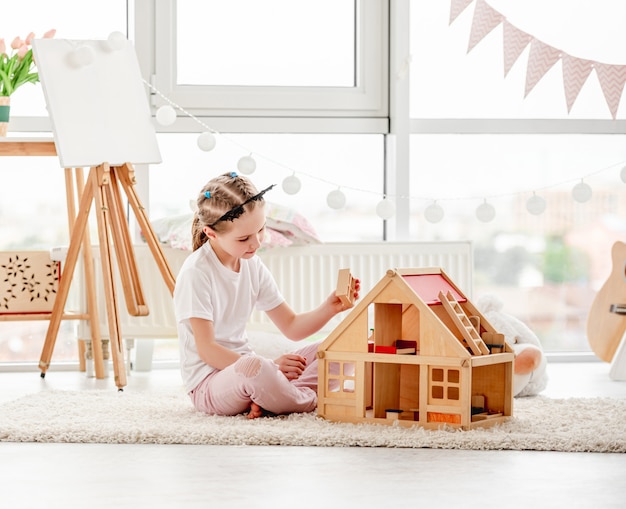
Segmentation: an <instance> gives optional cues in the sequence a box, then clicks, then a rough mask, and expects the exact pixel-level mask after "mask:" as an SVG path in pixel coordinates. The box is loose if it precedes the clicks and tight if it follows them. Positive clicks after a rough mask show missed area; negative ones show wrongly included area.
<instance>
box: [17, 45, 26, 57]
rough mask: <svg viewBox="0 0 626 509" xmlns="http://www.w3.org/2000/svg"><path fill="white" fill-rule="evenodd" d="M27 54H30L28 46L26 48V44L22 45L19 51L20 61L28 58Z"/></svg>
mask: <svg viewBox="0 0 626 509" xmlns="http://www.w3.org/2000/svg"><path fill="white" fill-rule="evenodd" d="M26 53H28V46H26V44H22V45H21V46H20V49H18V50H17V58H18V60H22V59H23V58H24V57H25V56H26Z"/></svg>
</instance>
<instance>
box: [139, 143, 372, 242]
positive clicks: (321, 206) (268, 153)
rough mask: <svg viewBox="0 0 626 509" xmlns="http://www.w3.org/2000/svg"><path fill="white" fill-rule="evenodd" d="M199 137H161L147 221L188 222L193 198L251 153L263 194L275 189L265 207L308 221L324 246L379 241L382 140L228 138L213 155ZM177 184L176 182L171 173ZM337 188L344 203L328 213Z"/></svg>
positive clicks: (216, 148)
mask: <svg viewBox="0 0 626 509" xmlns="http://www.w3.org/2000/svg"><path fill="white" fill-rule="evenodd" d="M196 139H197V134H185V133H180V134H165V133H164V134H159V147H160V150H161V156H162V158H163V162H162V163H161V164H159V165H154V166H152V167H151V168H150V170H149V177H150V215H151V218H152V219H160V218H163V217H165V216H178V215H189V216H191V208H190V204H189V202H190V200H195V199H196V194H197V193H198V192H199V191H200V189H201V188H202V186H203V185H204V184H205V183H206V182H207V181H208V180H210V179H211V178H212V177H214V176H215V175H218V174H220V173H224V172H226V171H232V170H236V169H237V161H238V160H239V158H241V157H242V156H244V155H248V154H249V153H252V156H253V157H254V159H255V161H256V163H257V169H256V171H255V173H254V174H253V175H251V178H252V179H253V180H254V182H255V183H256V184H257V186H258V187H259V188H263V187H265V186H267V185H270V184H277V186H276V187H275V188H274V189H272V191H271V192H270V193H268V194H267V195H266V199H267V201H268V202H274V203H278V204H280V205H282V206H284V207H289V208H291V209H292V210H293V211H294V212H297V213H299V214H301V215H302V216H304V217H305V218H306V219H307V220H309V222H310V223H311V225H312V227H313V228H314V229H315V231H316V232H317V234H318V236H319V238H320V239H321V240H322V241H325V242H333V241H335V242H340V241H343V242H345V241H359V240H361V241H362V240H370V241H378V240H381V239H382V235H383V221H382V220H381V219H380V218H379V217H378V216H377V215H376V205H377V203H378V201H380V198H381V195H380V190H381V189H382V186H383V168H384V137H383V136H382V135H374V134H360V135H357V134H308V135H306V134H250V135H243V134H225V135H222V136H218V137H217V144H216V146H215V148H214V149H213V150H212V151H211V152H202V151H200V150H198V148H197V145H196ZM174 174H175V175H176V179H172V175H174ZM293 175H295V176H296V177H297V178H298V180H299V181H300V183H301V186H302V187H301V189H300V191H299V192H298V193H296V194H291V195H290V194H287V193H286V192H285V191H284V190H283V188H282V183H283V181H284V180H285V179H286V178H287V177H291V176H293ZM338 188H339V189H340V190H341V192H342V193H344V195H345V197H346V205H345V207H344V208H342V209H340V210H335V209H331V208H330V207H329V206H328V205H327V203H326V199H327V196H328V194H329V193H330V192H332V191H334V190H336V189H338Z"/></svg>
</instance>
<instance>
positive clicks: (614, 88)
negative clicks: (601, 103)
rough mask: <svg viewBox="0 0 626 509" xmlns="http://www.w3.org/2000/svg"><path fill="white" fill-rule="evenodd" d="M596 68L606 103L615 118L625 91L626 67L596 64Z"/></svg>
mask: <svg viewBox="0 0 626 509" xmlns="http://www.w3.org/2000/svg"><path fill="white" fill-rule="evenodd" d="M594 67H595V69H596V74H597V75H598V79H599V80H600V86H601V87H602V93H603V94H604V98H605V99H606V103H607V104H608V105H609V110H610V111H611V115H613V118H615V116H616V115H617V108H618V106H619V101H620V98H621V97H622V92H623V91H624V83H625V82H626V65H609V64H602V63H600V62H595V63H594Z"/></svg>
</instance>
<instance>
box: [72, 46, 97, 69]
mask: <svg viewBox="0 0 626 509" xmlns="http://www.w3.org/2000/svg"><path fill="white" fill-rule="evenodd" d="M95 59H96V52H95V51H94V50H93V48H92V47H91V46H88V45H87V44H82V45H81V46H79V47H78V48H76V49H75V50H74V51H72V52H71V53H70V63H71V65H72V67H76V68H80V67H87V66H89V65H91V64H92V63H93V61H94V60H95Z"/></svg>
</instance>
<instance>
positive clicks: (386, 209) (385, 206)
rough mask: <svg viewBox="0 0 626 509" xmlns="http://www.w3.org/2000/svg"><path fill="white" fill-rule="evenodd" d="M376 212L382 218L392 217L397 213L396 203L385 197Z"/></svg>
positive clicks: (377, 206)
mask: <svg viewBox="0 0 626 509" xmlns="http://www.w3.org/2000/svg"><path fill="white" fill-rule="evenodd" d="M376 214H378V217H380V218H381V219H391V218H392V217H393V216H394V215H395V214H396V204H395V203H394V202H393V201H391V200H390V199H389V198H383V199H382V200H381V201H379V202H378V205H376Z"/></svg>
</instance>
